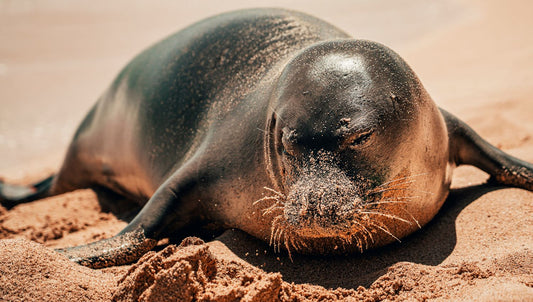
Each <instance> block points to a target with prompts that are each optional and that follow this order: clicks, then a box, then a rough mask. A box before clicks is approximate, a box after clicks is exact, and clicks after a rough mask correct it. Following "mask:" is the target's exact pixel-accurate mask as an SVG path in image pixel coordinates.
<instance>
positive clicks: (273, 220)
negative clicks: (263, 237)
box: [268, 215, 282, 245]
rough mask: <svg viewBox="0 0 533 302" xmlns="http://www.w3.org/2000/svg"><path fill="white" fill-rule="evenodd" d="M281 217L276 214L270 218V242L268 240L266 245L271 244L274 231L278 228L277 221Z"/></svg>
mask: <svg viewBox="0 0 533 302" xmlns="http://www.w3.org/2000/svg"><path fill="white" fill-rule="evenodd" d="M281 218H282V217H281V215H278V216H276V217H274V219H272V226H271V227H270V242H269V244H268V245H272V240H273V239H274V232H275V231H276V229H277V228H278V226H279V223H278V221H279V220H280V219H281Z"/></svg>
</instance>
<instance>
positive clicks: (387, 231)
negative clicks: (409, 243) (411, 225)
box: [369, 222, 402, 243]
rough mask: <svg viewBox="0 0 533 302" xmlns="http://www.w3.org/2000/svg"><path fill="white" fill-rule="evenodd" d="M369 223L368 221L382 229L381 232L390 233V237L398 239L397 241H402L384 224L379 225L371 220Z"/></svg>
mask: <svg viewBox="0 0 533 302" xmlns="http://www.w3.org/2000/svg"><path fill="white" fill-rule="evenodd" d="M369 223H370V224H371V225H373V226H375V227H377V228H378V229H380V230H382V231H383V232H385V233H387V234H388V235H390V236H391V237H392V238H394V239H396V241H398V242H400V243H401V242H402V241H401V240H400V239H399V238H398V237H396V236H394V235H393V234H392V233H391V232H390V231H389V230H388V228H387V227H386V226H380V225H378V224H376V223H373V222H369Z"/></svg>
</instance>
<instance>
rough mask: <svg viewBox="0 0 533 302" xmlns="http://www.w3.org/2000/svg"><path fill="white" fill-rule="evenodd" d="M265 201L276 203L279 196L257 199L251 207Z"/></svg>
mask: <svg viewBox="0 0 533 302" xmlns="http://www.w3.org/2000/svg"><path fill="white" fill-rule="evenodd" d="M266 200H276V201H279V196H265V197H263V198H259V199H258V200H256V201H254V202H253V203H252V205H254V206H255V205H256V204H258V203H260V202H261V201H266Z"/></svg>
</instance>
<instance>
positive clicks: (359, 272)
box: [217, 184, 503, 289]
mask: <svg viewBox="0 0 533 302" xmlns="http://www.w3.org/2000/svg"><path fill="white" fill-rule="evenodd" d="M499 188H503V187H498V186H494V185H489V184H481V185H476V186H471V187H465V188H460V189H453V190H451V191H450V194H449V196H448V198H447V200H446V202H445V204H444V206H443V207H442V209H441V210H440V211H439V213H438V214H437V216H436V217H435V218H434V219H433V220H432V221H431V222H430V223H429V224H427V225H426V226H425V227H423V228H422V229H421V230H420V231H418V232H415V233H414V234H412V235H410V236H408V237H407V238H404V239H403V240H402V242H401V243H394V244H391V245H389V246H386V247H383V248H380V249H377V250H374V251H367V252H365V253H363V254H354V255H349V256H344V257H340V256H336V257H316V256H315V257H311V256H301V255H296V256H295V255H293V262H291V260H290V259H289V258H288V256H287V255H286V254H284V253H281V254H276V253H274V252H273V251H272V247H269V246H267V245H266V244H265V243H264V242H262V241H259V240H257V239H255V238H253V237H251V236H249V235H247V234H245V233H244V232H241V231H238V230H233V231H228V232H225V233H224V234H223V235H221V236H220V237H218V238H217V240H219V241H221V242H223V243H224V244H225V245H226V246H227V247H228V248H229V249H230V250H232V251H233V252H234V253H235V254H236V255H238V256H239V257H241V258H242V259H244V260H246V261H248V262H249V263H251V264H253V265H255V266H258V267H260V268H262V269H263V270H265V271H267V272H280V273H282V274H283V279H284V280H285V281H287V282H295V283H310V284H316V285H321V286H324V287H326V288H337V287H343V288H353V289H356V288H357V287H358V286H365V287H368V286H370V285H371V284H372V283H373V282H374V281H375V280H376V279H378V278H379V277H380V276H382V275H384V274H385V273H386V272H387V268H388V267H390V266H391V265H393V264H395V263H398V262H404V261H405V262H412V263H418V264H424V265H438V264H440V263H441V262H442V261H443V260H444V259H446V257H448V256H449V255H450V254H451V252H452V251H453V249H454V247H455V245H456V242H457V236H456V228H455V220H456V219H457V216H458V215H459V213H461V211H462V210H463V209H464V208H465V207H466V206H468V205H469V204H470V203H471V202H473V201H474V200H476V199H478V198H479V197H481V196H482V195H484V194H486V193H488V192H491V191H493V190H497V189H499ZM243 242H244V243H245V244H243ZM325 259H328V260H327V261H325Z"/></svg>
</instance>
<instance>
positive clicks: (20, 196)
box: [0, 175, 54, 209]
mask: <svg viewBox="0 0 533 302" xmlns="http://www.w3.org/2000/svg"><path fill="white" fill-rule="evenodd" d="M53 180H54V176H53V175H52V176H50V177H48V178H46V179H43V180H42V181H39V182H37V183H35V184H32V185H28V186H22V185H14V184H8V183H5V182H2V181H0V204H1V205H2V206H4V207H6V208H8V209H10V208H12V207H14V206H16V205H18V204H21V203H25V202H29V201H33V200H37V199H40V198H44V197H46V196H48V193H49V191H50V188H51V187H52V182H53Z"/></svg>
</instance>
